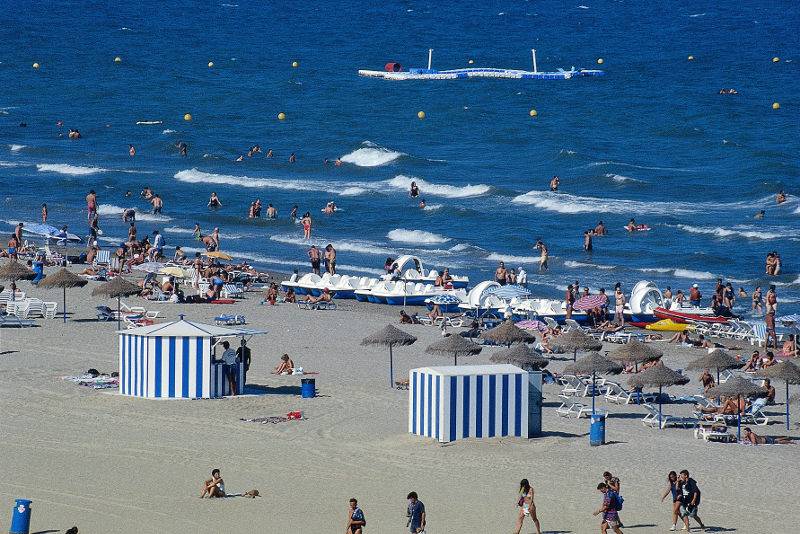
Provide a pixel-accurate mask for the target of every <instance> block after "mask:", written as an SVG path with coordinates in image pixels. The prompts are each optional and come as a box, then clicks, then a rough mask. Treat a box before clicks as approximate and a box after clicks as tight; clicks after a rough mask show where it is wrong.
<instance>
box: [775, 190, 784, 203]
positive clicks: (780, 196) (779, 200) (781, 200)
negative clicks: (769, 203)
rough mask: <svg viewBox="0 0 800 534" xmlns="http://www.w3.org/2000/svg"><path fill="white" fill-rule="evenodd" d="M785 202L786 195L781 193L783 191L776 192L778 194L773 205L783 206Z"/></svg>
mask: <svg viewBox="0 0 800 534" xmlns="http://www.w3.org/2000/svg"><path fill="white" fill-rule="evenodd" d="M784 202H786V193H784V192H783V189H781V190H780V191H778V194H777V195H775V203H776V204H783V203H784Z"/></svg>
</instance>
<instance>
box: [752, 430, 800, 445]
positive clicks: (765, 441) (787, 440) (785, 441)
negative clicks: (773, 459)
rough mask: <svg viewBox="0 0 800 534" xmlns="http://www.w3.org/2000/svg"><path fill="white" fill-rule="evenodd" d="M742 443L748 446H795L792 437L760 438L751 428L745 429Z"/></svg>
mask: <svg viewBox="0 0 800 534" xmlns="http://www.w3.org/2000/svg"><path fill="white" fill-rule="evenodd" d="M742 442H743V443H747V444H748V445H794V438H793V437H791V436H759V435H758V434H756V433H755V432H753V431H752V430H750V427H745V428H744V435H743V436H742Z"/></svg>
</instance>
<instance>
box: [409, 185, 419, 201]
mask: <svg viewBox="0 0 800 534" xmlns="http://www.w3.org/2000/svg"><path fill="white" fill-rule="evenodd" d="M409 194H410V195H411V198H417V197H418V196H419V187H417V182H411V190H410V191H409Z"/></svg>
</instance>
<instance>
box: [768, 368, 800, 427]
mask: <svg viewBox="0 0 800 534" xmlns="http://www.w3.org/2000/svg"><path fill="white" fill-rule="evenodd" d="M758 375H759V376H763V377H765V378H769V379H770V380H783V382H784V384H785V385H786V430H789V384H800V368H798V367H797V365H795V364H793V363H792V362H790V361H782V362H780V363H776V364H775V365H773V366H771V367H767V368H766V369H762V370H761V371H759V372H758Z"/></svg>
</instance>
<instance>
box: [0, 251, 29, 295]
mask: <svg viewBox="0 0 800 534" xmlns="http://www.w3.org/2000/svg"><path fill="white" fill-rule="evenodd" d="M34 278H36V273H35V272H33V271H32V270H30V269H28V267H27V266H25V265H23V264H22V263H20V262H18V261H17V260H9V261H7V262H6V263H5V265H3V266H2V267H0V280H10V281H11V282H12V283H13V282H16V281H17V280H33V279H34ZM15 294H16V291H12V292H11V300H12V301H13V300H14V295H15Z"/></svg>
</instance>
